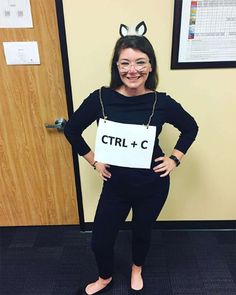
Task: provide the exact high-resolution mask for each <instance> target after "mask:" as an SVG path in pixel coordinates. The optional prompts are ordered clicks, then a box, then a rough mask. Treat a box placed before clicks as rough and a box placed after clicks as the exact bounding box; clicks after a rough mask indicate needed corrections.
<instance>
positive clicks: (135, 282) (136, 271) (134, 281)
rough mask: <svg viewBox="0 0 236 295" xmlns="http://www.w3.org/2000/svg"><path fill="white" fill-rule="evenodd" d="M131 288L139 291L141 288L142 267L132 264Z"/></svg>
mask: <svg viewBox="0 0 236 295" xmlns="http://www.w3.org/2000/svg"><path fill="white" fill-rule="evenodd" d="M131 288H132V289H133V290H141V289H142V288H143V278H142V267H141V266H137V265H135V264H133V266H132V272H131Z"/></svg>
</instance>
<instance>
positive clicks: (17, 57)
mask: <svg viewBox="0 0 236 295" xmlns="http://www.w3.org/2000/svg"><path fill="white" fill-rule="evenodd" d="M3 48H4V54H5V57H6V62H7V64H8V65H32V64H34V65H35V64H36V65H38V64H40V58H39V50H38V43H37V42H36V41H30V42H3Z"/></svg>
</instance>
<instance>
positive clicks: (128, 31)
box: [120, 21, 147, 37]
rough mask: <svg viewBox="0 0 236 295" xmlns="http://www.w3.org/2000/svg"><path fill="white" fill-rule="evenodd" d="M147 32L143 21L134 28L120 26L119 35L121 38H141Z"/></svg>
mask: <svg viewBox="0 0 236 295" xmlns="http://www.w3.org/2000/svg"><path fill="white" fill-rule="evenodd" d="M146 32H147V26H146V24H145V22H144V21H142V22H141V23H139V24H138V25H137V26H136V27H135V28H134V27H130V28H129V27H127V26H126V25H123V24H121V25H120V35H121V37H126V36H140V37H141V36H143V35H144V34H145V33H146Z"/></svg>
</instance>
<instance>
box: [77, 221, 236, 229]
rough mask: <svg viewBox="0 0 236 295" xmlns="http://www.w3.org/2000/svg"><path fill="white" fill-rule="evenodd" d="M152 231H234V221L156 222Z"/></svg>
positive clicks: (125, 226) (86, 226) (89, 225)
mask: <svg viewBox="0 0 236 295" xmlns="http://www.w3.org/2000/svg"><path fill="white" fill-rule="evenodd" d="M92 227H93V223H92V222H85V223H84V224H83V227H80V230H81V231H91V230H92ZM153 228H154V229H159V230H173V231H179V230H182V231H185V230H186V231H191V230H199V231H204V230H211V231H212V230H225V231H227V230H228V231H229V230H235V231H236V220H183V221H179V220H178V221H157V222H155V223H154V225H153ZM130 229H131V222H130V221H127V222H125V223H124V224H123V225H122V226H121V230H130Z"/></svg>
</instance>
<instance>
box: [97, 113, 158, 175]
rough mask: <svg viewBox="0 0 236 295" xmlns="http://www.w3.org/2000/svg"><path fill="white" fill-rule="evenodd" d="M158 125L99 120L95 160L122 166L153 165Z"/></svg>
mask: <svg viewBox="0 0 236 295" xmlns="http://www.w3.org/2000/svg"><path fill="white" fill-rule="evenodd" d="M155 136H156V127H155V126H149V127H148V128H147V127H146V126H144V125H135V124H124V123H117V122H112V121H108V120H106V121H104V120H103V119H100V120H99V125H98V129H97V135H96V145H95V161H98V162H101V163H106V164H111V165H115V166H121V167H130V168H146V169H149V168H150V167H151V160H152V154H153V147H154V143H155Z"/></svg>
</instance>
